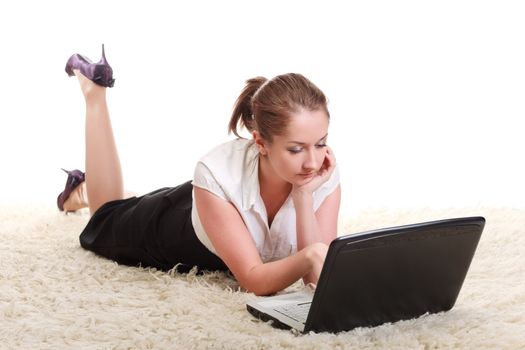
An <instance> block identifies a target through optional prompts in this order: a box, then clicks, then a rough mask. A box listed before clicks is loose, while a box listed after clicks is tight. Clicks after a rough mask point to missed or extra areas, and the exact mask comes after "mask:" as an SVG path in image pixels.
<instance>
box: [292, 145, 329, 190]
mask: <svg viewBox="0 0 525 350" xmlns="http://www.w3.org/2000/svg"><path fill="white" fill-rule="evenodd" d="M335 164H336V163H335V156H334V152H333V151H332V149H331V148H330V147H328V146H326V156H325V159H324V161H323V165H322V166H321V168H320V169H319V171H318V172H317V174H315V175H314V176H313V177H312V179H311V180H310V181H308V182H307V183H305V184H304V185H301V186H297V185H293V187H292V192H291V195H292V198H296V197H298V196H300V195H301V194H303V195H304V194H309V195H311V194H312V193H314V192H315V191H316V190H317V189H318V188H319V187H320V186H321V185H322V184H324V183H325V182H326V181H328V179H329V178H330V176H331V175H332V173H333V172H334V169H335Z"/></svg>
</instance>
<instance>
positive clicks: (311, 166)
mask: <svg viewBox="0 0 525 350" xmlns="http://www.w3.org/2000/svg"><path fill="white" fill-rule="evenodd" d="M303 168H304V169H305V170H307V171H314V170H315V169H317V159H316V158H315V152H314V151H309V152H307V154H306V159H305V160H304V163H303Z"/></svg>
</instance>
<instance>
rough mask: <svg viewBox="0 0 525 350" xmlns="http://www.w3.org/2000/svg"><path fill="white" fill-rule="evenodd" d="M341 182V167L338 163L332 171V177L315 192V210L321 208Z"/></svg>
mask: <svg viewBox="0 0 525 350" xmlns="http://www.w3.org/2000/svg"><path fill="white" fill-rule="evenodd" d="M339 182H340V180H339V167H338V166H337V164H336V166H335V169H334V171H333V172H332V175H331V176H330V178H329V179H328V180H327V181H326V182H325V183H324V184H322V185H321V187H319V188H318V189H317V191H315V193H314V210H317V209H319V207H320V206H321V204H322V203H323V201H324V200H325V199H326V197H328V196H329V195H331V194H332V192H334V191H335V189H336V188H337V186H339Z"/></svg>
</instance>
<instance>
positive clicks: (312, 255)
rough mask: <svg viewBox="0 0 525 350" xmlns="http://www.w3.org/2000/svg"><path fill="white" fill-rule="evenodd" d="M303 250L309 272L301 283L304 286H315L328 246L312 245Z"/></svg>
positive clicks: (321, 244)
mask: <svg viewBox="0 0 525 350" xmlns="http://www.w3.org/2000/svg"><path fill="white" fill-rule="evenodd" d="M305 250H306V252H307V254H306V259H307V261H308V264H309V267H310V271H309V272H308V273H307V274H306V275H305V276H304V277H303V282H304V284H305V285H308V284H313V285H317V281H319V276H320V275H321V270H322V269H323V265H324V260H325V259H326V253H328V246H327V245H326V244H324V243H314V244H311V245H309V246H307V247H306V248H305Z"/></svg>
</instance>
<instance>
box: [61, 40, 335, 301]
mask: <svg viewBox="0 0 525 350" xmlns="http://www.w3.org/2000/svg"><path fill="white" fill-rule="evenodd" d="M66 72H67V73H68V75H69V76H73V75H76V76H77V78H78V81H79V83H80V87H81V90H82V93H83V95H84V98H85V101H86V173H85V175H86V176H85V180H86V181H84V174H83V173H82V172H81V171H78V170H75V171H71V172H68V179H67V183H66V188H65V190H64V192H62V193H61V194H60V195H59V197H58V206H59V208H60V209H61V210H65V211H74V210H77V209H80V208H82V207H86V206H89V210H90V212H91V214H92V217H91V218H90V221H89V223H88V224H87V226H86V228H85V229H84V230H83V232H82V233H81V235H80V244H81V245H82V247H84V248H86V249H89V250H91V251H93V252H95V253H97V254H99V255H102V256H104V257H107V258H109V259H113V260H115V261H117V262H118V263H122V264H126V265H134V266H137V265H141V266H151V267H155V268H158V269H162V270H169V269H171V268H173V267H175V266H176V267H177V270H178V271H181V272H187V271H189V270H190V269H191V268H192V267H193V266H197V268H198V269H199V271H202V270H210V271H211V270H228V269H229V270H230V271H231V272H232V273H233V275H234V276H235V278H236V279H237V281H238V282H239V283H240V285H241V286H242V287H243V288H245V289H247V290H248V291H251V292H253V293H255V294H257V295H267V294H272V293H275V292H277V291H280V290H282V289H284V288H286V287H288V286H290V285H291V284H293V283H294V282H296V281H297V280H299V279H300V278H302V279H303V281H304V282H305V283H306V284H308V283H313V284H315V283H316V282H317V280H318V278H319V274H320V272H321V268H322V265H323V262H324V259H325V256H326V252H327V249H328V244H329V243H330V242H331V241H332V240H333V239H334V238H335V237H336V234H337V216H338V212H339V204H340V198H341V189H340V186H339V173H338V170H337V167H336V162H335V158H334V154H333V152H332V150H331V149H330V148H329V147H328V146H327V144H326V139H327V135H328V124H329V113H328V109H327V106H326V104H327V102H326V98H325V95H324V94H323V92H322V91H321V90H320V89H319V88H318V87H316V86H315V85H314V84H313V83H311V82H310V81H309V80H308V79H306V78H305V77H303V76H302V75H300V74H292V73H290V74H284V75H279V76H276V77H275V78H273V79H271V80H267V79H266V78H262V77H257V78H253V79H250V80H248V81H247V84H246V86H245V87H244V89H243V90H242V92H241V94H240V96H239V98H238V99H237V102H236V104H235V108H234V110H233V114H232V117H231V120H230V123H229V131H230V132H233V133H234V134H235V135H236V136H237V137H238V139H236V140H232V141H229V142H227V143H224V144H222V145H219V146H217V147H216V148H214V149H212V150H211V151H210V152H209V153H208V154H206V155H205V156H204V157H202V158H201V159H200V160H199V162H198V163H197V165H196V167H195V173H194V178H193V181H188V182H186V183H184V184H181V185H179V186H177V187H169V188H162V189H159V190H156V191H154V192H151V193H148V194H146V195H143V196H139V197H137V196H132V197H130V196H129V195H126V194H125V192H124V189H123V181H122V173H121V167H120V161H119V156H118V153H117V149H116V145H115V141H114V137H113V132H112V127H111V122H110V118H109V112H108V106H107V104H106V87H112V86H113V83H114V79H113V77H112V75H113V71H112V69H111V67H110V66H109V64H108V62H107V61H106V58H105V55H104V47H103V46H102V58H101V60H100V61H99V62H98V63H91V61H89V60H88V59H87V58H85V57H83V56H81V55H78V54H75V55H73V56H71V58H70V59H69V60H68V62H67V65H66ZM238 125H239V126H241V127H245V128H246V129H247V130H248V131H249V132H250V133H251V135H252V136H253V139H252V140H246V139H244V138H241V137H240V136H239V134H238V130H237V127H238ZM86 192H87V198H89V201H87V200H85V198H86ZM88 202H89V203H88Z"/></svg>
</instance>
